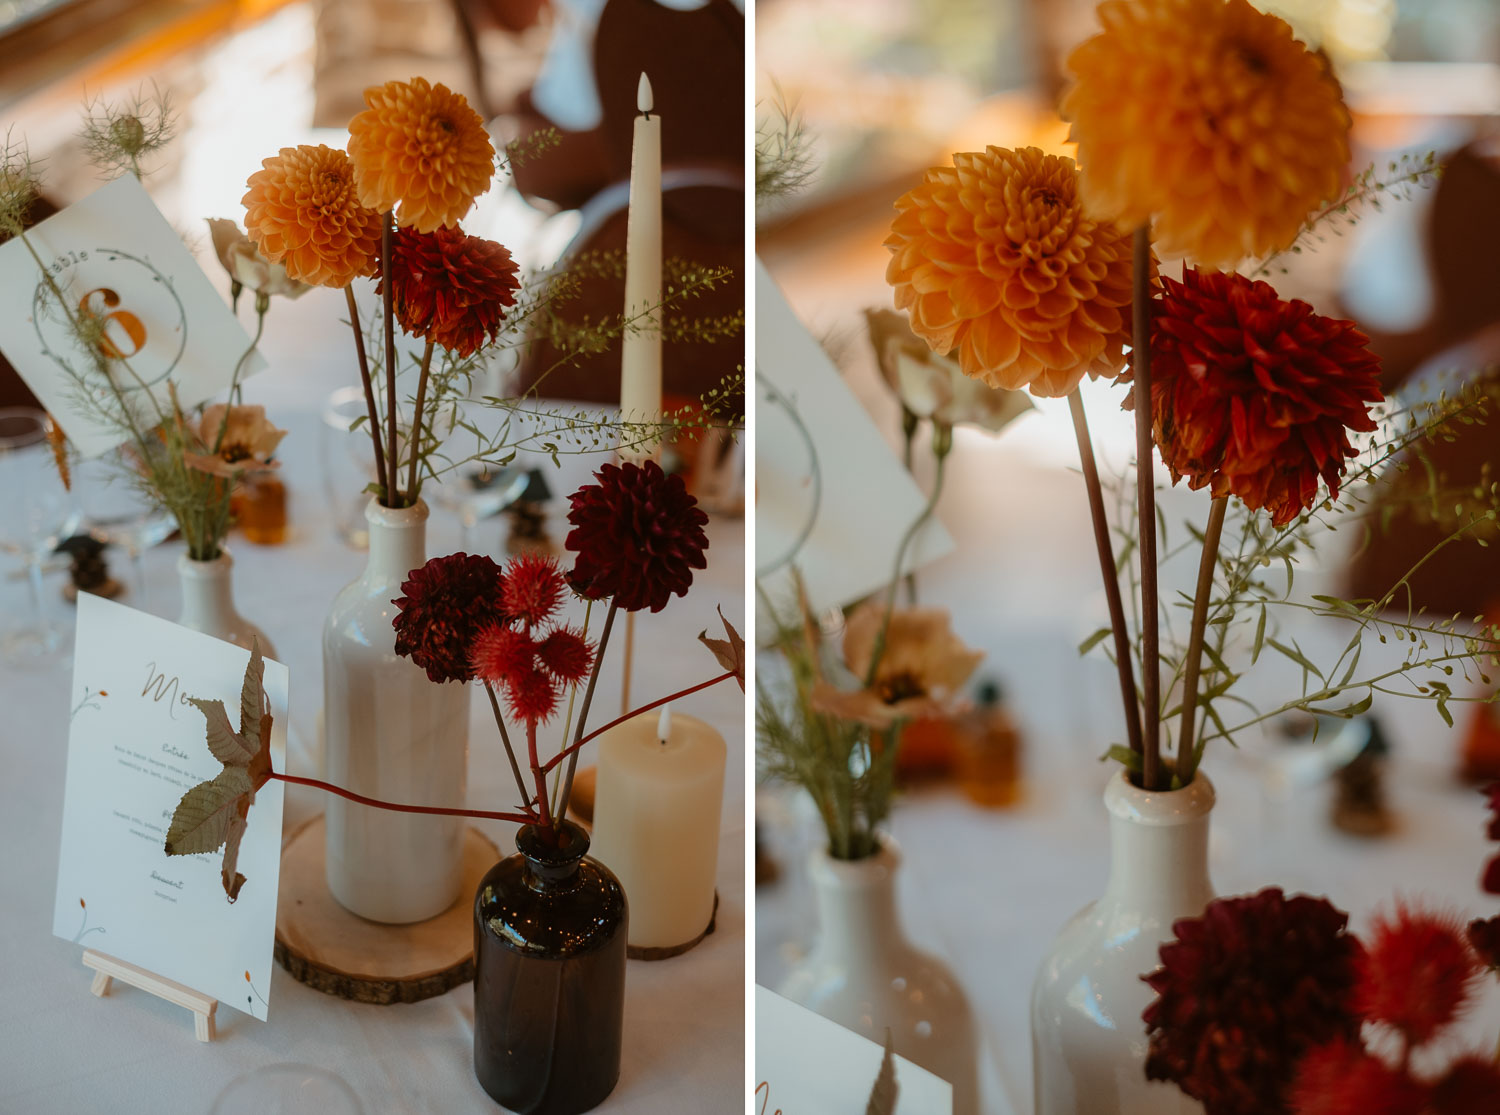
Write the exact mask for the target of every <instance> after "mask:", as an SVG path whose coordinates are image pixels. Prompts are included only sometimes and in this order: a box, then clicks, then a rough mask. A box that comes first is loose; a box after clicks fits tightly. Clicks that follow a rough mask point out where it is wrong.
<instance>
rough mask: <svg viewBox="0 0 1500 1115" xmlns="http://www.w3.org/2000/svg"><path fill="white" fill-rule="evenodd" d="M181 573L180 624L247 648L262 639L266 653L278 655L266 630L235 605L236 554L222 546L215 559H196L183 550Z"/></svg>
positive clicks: (179, 567)
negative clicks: (242, 613) (231, 554)
mask: <svg viewBox="0 0 1500 1115" xmlns="http://www.w3.org/2000/svg"><path fill="white" fill-rule="evenodd" d="M177 577H178V581H179V582H180V583H181V585H182V614H181V615H179V616H178V617H177V622H178V624H179V625H181V626H182V627H187V628H190V629H192V630H193V631H201V632H203V634H205V635H212V636H213V637H214V638H215V639H223V640H224V641H225V642H226V643H233V644H234V645H235V646H237V647H244V648H245V649H246V650H249V649H250V646H251V643H252V642H254V643H258V644H259V645H260V653H261V656H262V657H265V658H273V659H274V658H275V657H276V648H275V647H273V646H272V645H271V640H269V639H267V638H266V633H265V632H264V631H262V630H261V629H260V628H259V627H256V626H255V624H253V623H251V622H250V621H249V620H248V619H246V618H245V617H244V616H242V615H240V613H239V610H238V609H237V608H236V607H235V604H234V558H232V557H230V556H229V551H228V550H221V551H220V553H219V556H218V557H216V558H214V559H213V560H212V561H194V560H193V559H192V558H191V557H189V556H188V555H187V552H186V551H183V553H181V554H179V555H178V557H177Z"/></svg>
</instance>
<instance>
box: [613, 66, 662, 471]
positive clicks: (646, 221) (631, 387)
mask: <svg viewBox="0 0 1500 1115" xmlns="http://www.w3.org/2000/svg"><path fill="white" fill-rule="evenodd" d="M636 107H637V108H639V109H640V112H641V114H640V115H639V116H637V117H636V118H635V140H634V143H633V144H632V146H631V152H630V212H629V215H628V217H627V218H626V226H625V317H626V318H627V319H628V320H631V324H629V325H628V326H627V327H626V332H625V336H624V338H623V339H622V340H621V351H620V412H621V414H622V415H624V417H625V419H626V420H627V421H635V422H650V421H654V420H655V419H656V417H657V415H659V414H660V413H661V333H660V329H661V117H659V116H654V115H652V112H651V110H652V108H653V107H654V105H653V102H652V96H651V82H650V81H648V80H647V79H646V75H645V74H641V81H640V86H639V87H638V89H637V90H636ZM648 308H649V309H650V313H649V315H648V316H647V317H644V318H643V317H642V316H641V315H642V314H643V313H645V312H646V311H647V310H648ZM627 440H629V439H628V438H627ZM620 455H621V456H622V457H624V458H626V459H627V460H640V459H643V458H645V457H649V456H651V453H650V452H649V451H647V450H643V449H640V448H636V447H632V446H628V445H627V446H623V447H622V448H621V450H620Z"/></svg>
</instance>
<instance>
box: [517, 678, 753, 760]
mask: <svg viewBox="0 0 1500 1115" xmlns="http://www.w3.org/2000/svg"><path fill="white" fill-rule="evenodd" d="M733 677H739V675H738V674H737V673H735V672H734V671H733V670H725V671H724V672H723V673H722V674H720V675H719V676H718V677H716V678H709V679H708V680H707V681H700V682H699V683H698V684H697V685H691V686H689V687H688V688H686V689H679V690H678V691H677V692H676V693H668V694H667V695H666V696H665V697H661V698H658V699H657V700H655V701H652V702H651V703H650V704H649V705H642V706H641V707H640V708H637V709H631V710H630V711H629V712H627V713H626V714H625V715H624V716H617V717H615V718H614V719H613V720H611V721H610V722H609V723H608V724H606V725H604V726H603V727H602V728H595V729H594V730H593V731H592V732H590V733H589V734H588V735H586V736H584V737H583V738H582V739H580V740H579V741H578V742H577V743H575V744H574V745H573V746H572V747H570V748H568V749H567V750H566V751H559V752H558V753H557V754H556V755H554V756H553V757H552V758H551V759H549V760H548V762H547V765H546V766H544V767H542V773H543V774H546V773H548V772H549V771H551V770H552V768H553V767H555V766H557V764H558V763H560V762H562V761H563V760H564V759H566V758H567V757H568V756H569V755H571V754H573V752H575V751H577V750H578V749H579V748H580V747H582V746H583V745H584V744H586V743H588V742H589V740H591V739H593V738H594V737H595V736H598V735H602V734H604V733H605V732H607V731H609V730H610V729H611V728H613V727H615V726H616V725H618V724H623V723H625V721H627V720H629V719H630V718H631V717H632V716H639V715H640V714H641V713H643V712H650V711H651V710H652V709H654V708H660V707H661V706H662V705H664V704H666V703H667V702H668V701H675V700H677V698H678V697H686V696H687V695H688V694H689V693H696V692H698V690H700V689H707V688H708V687H709V686H711V685H718V684H719V682H721V681H728V680H729V679H730V678H733Z"/></svg>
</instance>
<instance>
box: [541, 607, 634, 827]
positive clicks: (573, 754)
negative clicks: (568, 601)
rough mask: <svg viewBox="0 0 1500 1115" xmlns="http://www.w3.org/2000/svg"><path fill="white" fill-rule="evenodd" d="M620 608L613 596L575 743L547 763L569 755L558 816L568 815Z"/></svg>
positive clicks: (584, 691)
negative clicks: (587, 726) (596, 689)
mask: <svg viewBox="0 0 1500 1115" xmlns="http://www.w3.org/2000/svg"><path fill="white" fill-rule="evenodd" d="M619 610H620V605H619V604H617V603H616V602H615V600H614V598H613V597H611V598H610V601H609V611H607V612H605V613H604V629H603V630H602V631H600V632H599V645H598V646H597V647H595V648H594V668H593V669H592V670H590V671H589V683H588V685H587V686H586V687H585V688H584V690H583V705H582V706H581V707H580V708H579V710H578V726H577V727H576V728H574V729H573V745H572V746H571V747H569V748H567V749H566V750H565V751H560V752H558V754H557V757H556V758H554V759H553V760H552V761H551V762H550V763H548V764H547V769H549V770H550V769H551V768H553V767H555V766H556V765H557V764H558V761H559V760H561V759H562V757H563V755H565V754H566V755H567V756H568V771H567V774H566V775H565V776H564V777H563V787H562V793H561V794H560V795H558V799H557V801H558V807H557V814H556V815H557V816H559V817H566V816H567V815H568V802H569V801H570V800H572V797H573V772H574V771H575V770H577V769H578V749H579V748H581V747H582V746H583V743H584V740H583V729H584V725H585V724H587V723H588V718H589V709H590V708H592V707H593V704H594V687H595V686H596V685H598V684H599V670H600V668H601V667H602V666H603V664H604V648H605V647H607V646H608V645H609V633H610V632H611V631H612V630H614V626H615V613H616V612H618V611H619Z"/></svg>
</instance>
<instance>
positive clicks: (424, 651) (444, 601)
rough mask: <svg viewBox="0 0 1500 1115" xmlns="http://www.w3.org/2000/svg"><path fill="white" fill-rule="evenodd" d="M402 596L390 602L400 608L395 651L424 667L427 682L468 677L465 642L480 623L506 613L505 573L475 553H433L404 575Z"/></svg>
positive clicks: (468, 641)
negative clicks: (435, 555)
mask: <svg viewBox="0 0 1500 1115" xmlns="http://www.w3.org/2000/svg"><path fill="white" fill-rule="evenodd" d="M401 591H402V592H403V593H405V595H404V596H402V597H400V598H398V599H396V600H392V601H391V603H392V604H394V605H396V607H397V608H399V609H400V612H399V613H398V614H397V615H396V617H395V618H394V619H393V620H392V621H391V624H392V626H394V627H395V629H396V653H397V654H399V655H401V656H403V657H405V658H410V659H411V660H412V661H413V662H415V663H416V664H417V665H418V666H421V667H422V668H423V669H424V670H426V671H427V676H428V678H430V679H431V680H432V681H468V680H469V679H470V678H471V677H472V676H473V674H472V673H471V672H470V669H469V645H470V644H471V643H472V642H473V641H474V636H475V634H476V633H477V632H478V630H479V628H480V627H481V626H482V625H483V624H485V623H493V622H494V621H495V620H496V619H497V618H499V619H501V620H503V619H504V618H505V611H504V608H502V607H501V603H500V600H501V595H502V593H503V591H504V574H503V573H502V572H501V571H500V567H499V566H498V565H496V564H495V563H494V562H493V561H491V560H490V559H489V558H487V557H483V556H481V555H479V554H449V555H448V556H447V557H437V558H433V559H432V560H431V561H429V562H428V563H427V564H426V565H424V566H422V568H420V569H413V570H412V571H411V572H410V573H408V574H407V580H406V582H405V583H404V584H403V585H402V586H401Z"/></svg>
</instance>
